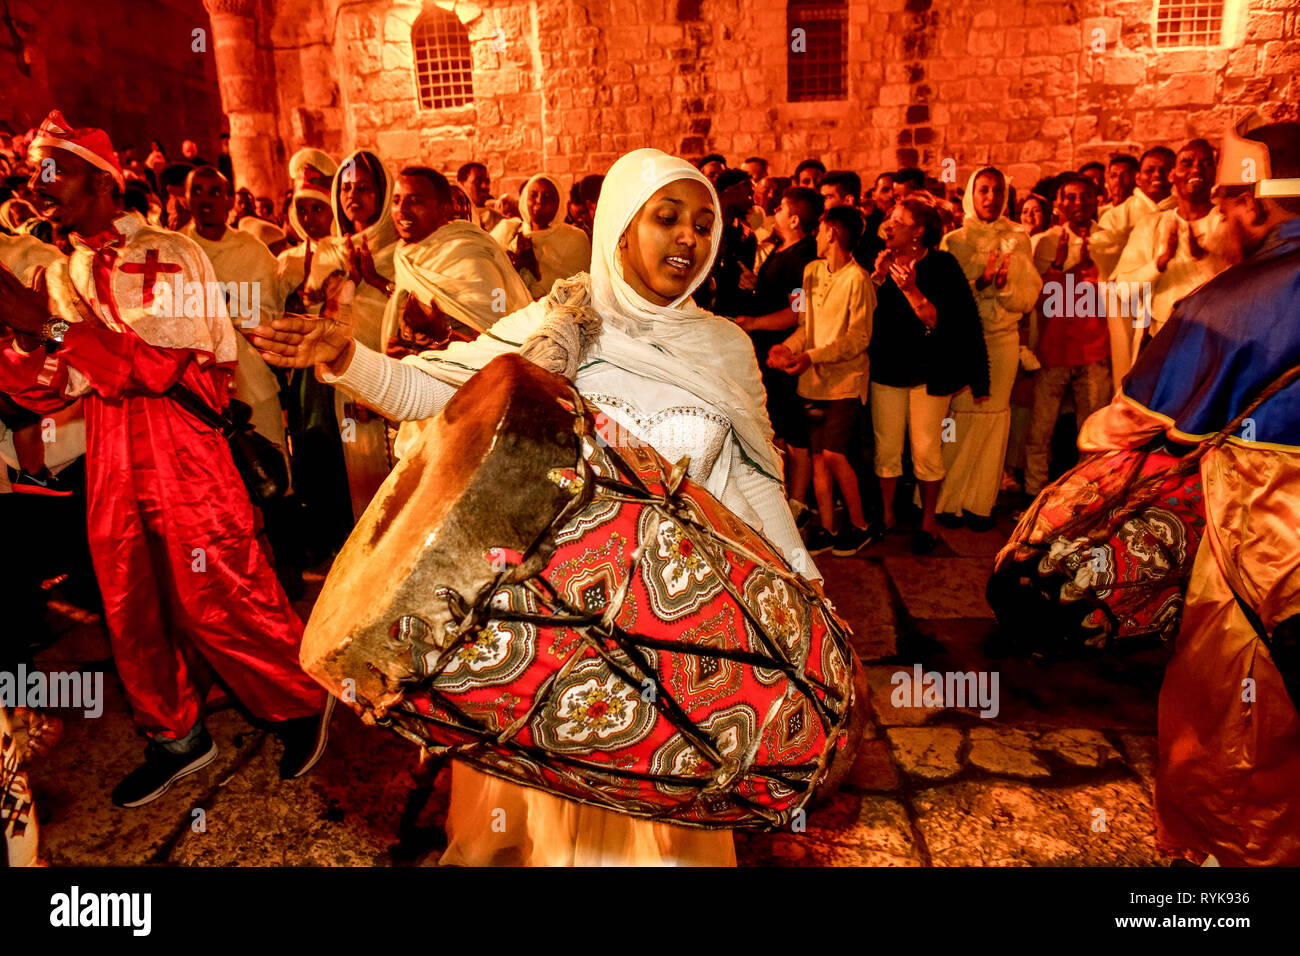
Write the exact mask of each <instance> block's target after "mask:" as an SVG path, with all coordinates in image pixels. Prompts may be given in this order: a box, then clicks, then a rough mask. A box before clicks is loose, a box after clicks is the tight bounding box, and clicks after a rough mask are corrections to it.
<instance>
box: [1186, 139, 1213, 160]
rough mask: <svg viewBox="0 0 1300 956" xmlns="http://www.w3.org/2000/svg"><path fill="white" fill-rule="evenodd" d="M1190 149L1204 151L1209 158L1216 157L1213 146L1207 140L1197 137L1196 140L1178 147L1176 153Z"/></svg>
mask: <svg viewBox="0 0 1300 956" xmlns="http://www.w3.org/2000/svg"><path fill="white" fill-rule="evenodd" d="M1192 147H1196V148H1198V149H1203V150H1206V151H1207V152H1209V154H1210V156H1211V157H1215V156H1217V155H1218V153H1216V152H1215V149H1214V146H1213V144H1211V143H1210V141H1209V140H1208V139H1202V138H1200V137H1197V138H1196V139H1192V140H1188V141H1187V142H1186V143H1183V145H1182V146H1180V147H1178V152H1180V153H1181V152H1183V151H1184V150H1187V149H1191V148H1192Z"/></svg>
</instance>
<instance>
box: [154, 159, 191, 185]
mask: <svg viewBox="0 0 1300 956" xmlns="http://www.w3.org/2000/svg"><path fill="white" fill-rule="evenodd" d="M192 169H194V164H193V163H168V164H167V165H166V166H164V167H163V170H162V175H161V176H160V177H159V178H160V179H161V180H162V185H163V188H164V189H166V188H167V187H168V186H184V185H185V180H186V179H187V178H188V177H189V175H190V170H192Z"/></svg>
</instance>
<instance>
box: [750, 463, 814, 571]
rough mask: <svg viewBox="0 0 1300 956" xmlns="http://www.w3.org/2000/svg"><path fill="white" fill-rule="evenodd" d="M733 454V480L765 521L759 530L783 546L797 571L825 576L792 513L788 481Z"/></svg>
mask: <svg viewBox="0 0 1300 956" xmlns="http://www.w3.org/2000/svg"><path fill="white" fill-rule="evenodd" d="M733 454H735V458H734V459H733V461H732V463H731V477H730V481H731V482H734V483H735V485H736V488H737V489H738V491H739V492H740V494H741V495H742V496H743V498H744V500H745V501H746V502H748V503H749V506H750V507H751V508H753V509H754V513H755V514H757V515H758V519H759V521H760V522H762V525H763V526H762V528H760V529H759V530H761V531H762V532H763V534H765V535H767V538H768V540H769V541H771V542H772V543H773V544H774V545H776V546H777V547H778V548H779V549H780V550H781V554H782V555H784V556H785V559H786V560H787V561H789V562H790V566H791V567H792V568H794V569H795V571H797V572H798V573H799V574H800V575H802V576H803V577H805V578H807V579H809V580H810V581H816V580H821V577H822V573H821V572H820V571H818V570H817V565H815V564H813V560H812V555H810V554H809V553H808V550H807V549H806V548H805V547H804V546H803V540H802V539H801V538H800V537H799V529H798V528H796V527H795V524H794V516H793V515H792V514H790V506H789V505H788V504H787V503H786V500H785V485H783V484H782V483H781V482H779V481H774V480H772V479H771V478H769V477H767V475H765V474H763V473H762V472H761V471H759V470H758V469H756V468H753V467H751V466H750V465H749V464H748V463H747V462H745V461H744V459H742V458H741V456H740V454H739V452H734V453H733Z"/></svg>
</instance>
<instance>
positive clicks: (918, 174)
mask: <svg viewBox="0 0 1300 956" xmlns="http://www.w3.org/2000/svg"><path fill="white" fill-rule="evenodd" d="M894 182H896V183H906V184H907V185H909V186H911V187H912V188H913V189H916V190H921V189H924V188H925V173H924V172H923V171H922V170H919V169H917V168H916V167H915V166H904V167H903V168H902V169H900V170H898V171H897V172H896V173H894Z"/></svg>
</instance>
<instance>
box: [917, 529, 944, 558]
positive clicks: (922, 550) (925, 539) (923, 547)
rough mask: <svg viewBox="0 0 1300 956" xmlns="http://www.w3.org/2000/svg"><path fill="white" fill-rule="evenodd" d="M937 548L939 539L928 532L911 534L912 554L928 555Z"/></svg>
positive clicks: (918, 531)
mask: <svg viewBox="0 0 1300 956" xmlns="http://www.w3.org/2000/svg"><path fill="white" fill-rule="evenodd" d="M937 547H939V539H938V538H936V537H935V536H934V535H932V534H930V532H928V531H920V530H917V531H913V532H912V553H913V554H929V553H930V552H931V551H933V550H934V549H935V548H937Z"/></svg>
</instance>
